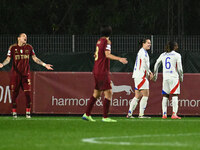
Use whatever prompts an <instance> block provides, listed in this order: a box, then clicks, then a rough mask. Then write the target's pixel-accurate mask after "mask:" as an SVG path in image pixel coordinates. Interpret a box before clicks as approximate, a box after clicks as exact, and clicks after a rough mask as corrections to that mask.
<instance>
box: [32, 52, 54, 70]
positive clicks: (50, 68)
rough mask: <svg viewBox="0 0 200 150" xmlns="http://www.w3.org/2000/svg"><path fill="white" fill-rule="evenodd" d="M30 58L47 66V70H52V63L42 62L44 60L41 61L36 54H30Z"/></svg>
mask: <svg viewBox="0 0 200 150" xmlns="http://www.w3.org/2000/svg"><path fill="white" fill-rule="evenodd" d="M32 59H33V61H34V62H35V63H37V64H39V65H42V66H44V67H45V68H47V69H48V70H53V68H52V67H53V65H51V64H46V63H44V62H43V61H41V60H40V59H39V58H37V57H36V55H33V56H32Z"/></svg>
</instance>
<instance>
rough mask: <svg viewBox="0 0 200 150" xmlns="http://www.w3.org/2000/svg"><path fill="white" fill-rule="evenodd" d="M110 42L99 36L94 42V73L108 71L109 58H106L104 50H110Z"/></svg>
mask: <svg viewBox="0 0 200 150" xmlns="http://www.w3.org/2000/svg"><path fill="white" fill-rule="evenodd" d="M110 46H111V42H110V40H109V39H108V38H106V37H101V38H100V39H99V40H98V41H97V43H96V52H95V62H94V68H93V73H94V74H108V73H109V72H110V59H108V58H106V55H105V51H106V50H110Z"/></svg>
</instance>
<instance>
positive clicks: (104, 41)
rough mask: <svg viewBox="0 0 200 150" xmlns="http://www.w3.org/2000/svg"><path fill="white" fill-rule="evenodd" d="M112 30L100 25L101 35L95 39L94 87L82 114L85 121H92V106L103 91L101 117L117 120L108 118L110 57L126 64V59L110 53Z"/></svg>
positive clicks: (103, 119) (107, 120)
mask: <svg viewBox="0 0 200 150" xmlns="http://www.w3.org/2000/svg"><path fill="white" fill-rule="evenodd" d="M111 32H112V28H111V27H110V26H106V25H105V26H102V27H101V35H102V37H101V38H100V39H99V40H98V41H97V44H96V52H95V62H94V68H93V75H94V79H95V89H94V92H93V95H92V97H91V98H90V100H89V102H88V106H87V110H86V113H85V114H84V115H83V117H82V118H83V119H84V120H87V121H93V122H95V120H94V119H92V117H91V111H92V108H93V106H94V104H95V102H96V100H97V99H98V98H99V97H100V96H101V94H102V93H103V94H104V96H105V99H104V101H103V118H102V121H104V122H117V121H116V120H113V119H110V118H108V112H109V107H110V101H111V99H112V87H111V81H110V75H109V73H110V59H111V60H118V61H120V62H121V63H123V64H127V63H128V61H127V60H126V58H121V57H117V56H114V55H112V54H111V41H110V40H109V36H110V34H111Z"/></svg>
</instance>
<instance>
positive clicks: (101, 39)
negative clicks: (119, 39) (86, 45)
mask: <svg viewBox="0 0 200 150" xmlns="http://www.w3.org/2000/svg"><path fill="white" fill-rule="evenodd" d="M100 41H102V42H106V43H107V44H111V41H110V40H109V38H107V37H101V38H100Z"/></svg>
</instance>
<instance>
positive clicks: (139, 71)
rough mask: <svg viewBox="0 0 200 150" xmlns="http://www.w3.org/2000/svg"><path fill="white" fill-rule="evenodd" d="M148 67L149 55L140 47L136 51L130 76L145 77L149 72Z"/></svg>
mask: <svg viewBox="0 0 200 150" xmlns="http://www.w3.org/2000/svg"><path fill="white" fill-rule="evenodd" d="M149 67H150V63H149V55H148V53H147V51H146V50H145V49H144V48H141V49H140V50H139V52H138V53H137V57H136V61H135V66H134V69H133V76H132V78H147V76H148V75H149V73H150V72H151V71H150V69H149Z"/></svg>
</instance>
